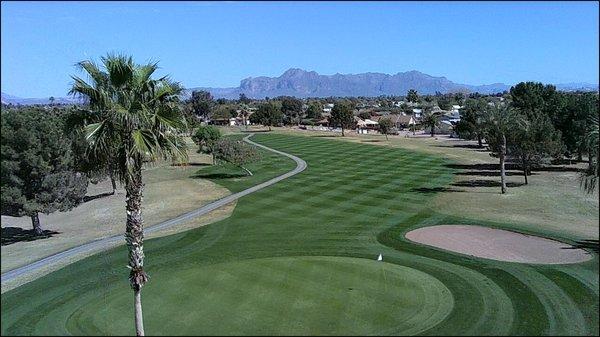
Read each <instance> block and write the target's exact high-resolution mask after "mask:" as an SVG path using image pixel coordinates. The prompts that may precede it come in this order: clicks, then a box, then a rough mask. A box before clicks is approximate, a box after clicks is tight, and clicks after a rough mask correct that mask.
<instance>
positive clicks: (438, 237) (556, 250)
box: [406, 225, 592, 264]
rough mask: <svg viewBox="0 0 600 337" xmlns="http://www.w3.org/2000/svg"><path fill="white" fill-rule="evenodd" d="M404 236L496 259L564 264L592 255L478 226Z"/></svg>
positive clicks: (446, 227) (426, 230)
mask: <svg viewBox="0 0 600 337" xmlns="http://www.w3.org/2000/svg"><path fill="white" fill-rule="evenodd" d="M406 238H407V239H409V240H411V241H414V242H418V243H422V244H426V245H430V246H434V247H437V248H442V249H446V250H449V251H452V252H457V253H462V254H466V255H471V256H476V257H481V258H485V259H492V260H499V261H509V262H521V263H537V264H563V263H577V262H582V261H587V260H590V259H591V258H592V255H591V254H590V253H588V252H587V251H585V250H583V249H578V248H574V247H573V246H571V245H568V244H566V243H563V242H559V241H555V240H550V239H545V238H542V237H539V236H531V235H525V234H520V233H515V232H511V231H506V230H501V229H494V228H487V227H481V226H468V225H440V226H431V227H423V228H419V229H415V230H413V231H410V232H408V233H406Z"/></svg>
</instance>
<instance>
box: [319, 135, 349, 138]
mask: <svg viewBox="0 0 600 337" xmlns="http://www.w3.org/2000/svg"><path fill="white" fill-rule="evenodd" d="M312 137H317V138H333V137H342V135H314V136H312Z"/></svg>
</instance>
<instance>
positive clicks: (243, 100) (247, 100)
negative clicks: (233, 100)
mask: <svg viewBox="0 0 600 337" xmlns="http://www.w3.org/2000/svg"><path fill="white" fill-rule="evenodd" d="M239 102H240V103H242V104H250V102H252V100H251V99H250V98H248V96H246V94H244V93H241V94H240V98H239Z"/></svg>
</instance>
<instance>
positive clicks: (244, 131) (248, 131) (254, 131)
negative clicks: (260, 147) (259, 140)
mask: <svg viewBox="0 0 600 337" xmlns="http://www.w3.org/2000/svg"><path fill="white" fill-rule="evenodd" d="M271 131H272V130H240V132H241V133H261V132H271Z"/></svg>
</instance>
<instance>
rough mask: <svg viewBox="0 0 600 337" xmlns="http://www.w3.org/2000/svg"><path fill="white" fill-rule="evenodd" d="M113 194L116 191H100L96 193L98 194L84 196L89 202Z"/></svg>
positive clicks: (84, 200) (85, 200)
mask: <svg viewBox="0 0 600 337" xmlns="http://www.w3.org/2000/svg"><path fill="white" fill-rule="evenodd" d="M111 195H115V193H114V192H105V193H100V194H96V195H86V196H84V197H83V202H88V201H92V200H96V199H100V198H104V197H109V196H111Z"/></svg>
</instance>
